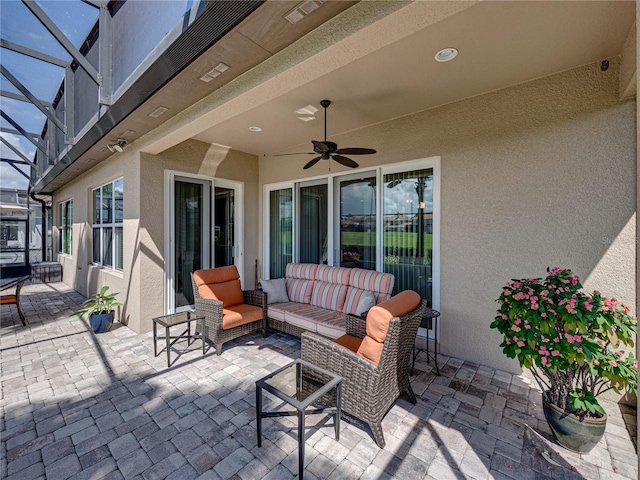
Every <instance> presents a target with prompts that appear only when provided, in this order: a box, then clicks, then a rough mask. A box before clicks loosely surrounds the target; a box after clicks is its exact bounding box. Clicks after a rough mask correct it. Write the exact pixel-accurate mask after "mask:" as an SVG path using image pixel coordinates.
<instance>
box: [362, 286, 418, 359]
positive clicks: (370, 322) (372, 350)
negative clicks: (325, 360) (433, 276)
mask: <svg viewBox="0 0 640 480" xmlns="http://www.w3.org/2000/svg"><path fill="white" fill-rule="evenodd" d="M421 301H422V299H421V298H420V295H418V294H417V293H416V292H414V291H413V290H405V291H403V292H400V293H399V294H397V295H396V296H395V297H391V298H390V299H389V300H385V301H384V302H381V303H379V304H378V305H376V306H375V307H371V310H369V313H368V314H367V334H366V336H365V337H364V339H363V340H362V343H361V344H360V347H359V348H358V352H357V353H358V355H360V356H362V357H364V358H366V359H367V360H369V361H371V362H373V363H374V364H376V365H378V364H379V363H380V357H381V356H382V348H383V347H384V341H385V339H386V338H387V332H388V331H389V323H390V322H391V319H392V318H395V317H401V316H402V315H406V314H407V313H410V312H413V311H414V310H415V309H416V308H418V307H419V306H420V302H421Z"/></svg>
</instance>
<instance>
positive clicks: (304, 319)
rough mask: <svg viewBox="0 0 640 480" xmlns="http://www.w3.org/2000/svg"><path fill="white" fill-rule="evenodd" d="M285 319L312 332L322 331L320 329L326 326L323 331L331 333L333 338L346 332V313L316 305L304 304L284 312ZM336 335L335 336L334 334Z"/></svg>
mask: <svg viewBox="0 0 640 480" xmlns="http://www.w3.org/2000/svg"><path fill="white" fill-rule="evenodd" d="M284 318H285V321H286V322H287V323H290V324H291V325H295V326H296V327H300V328H304V329H306V330H310V331H312V332H316V331H317V332H318V333H322V332H320V331H319V330H318V329H319V328H320V326H321V325H323V326H324V328H323V331H326V332H329V333H331V335H326V333H322V334H323V335H326V336H331V338H335V337H339V336H340V335H343V334H344V331H345V321H344V313H341V312H335V311H333V310H327V309H324V308H320V307H316V306H314V305H304V306H301V308H297V309H295V310H288V311H286V312H285V314H284ZM334 335H335V336H334Z"/></svg>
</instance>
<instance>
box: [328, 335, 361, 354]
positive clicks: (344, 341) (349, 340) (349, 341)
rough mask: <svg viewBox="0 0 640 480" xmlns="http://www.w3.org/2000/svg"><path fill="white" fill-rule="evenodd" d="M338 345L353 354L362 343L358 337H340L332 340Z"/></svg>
mask: <svg viewBox="0 0 640 480" xmlns="http://www.w3.org/2000/svg"><path fill="white" fill-rule="evenodd" d="M334 342H336V343H337V344H339V345H342V346H343V347H346V348H348V349H349V350H351V351H352V352H353V353H357V352H358V348H360V344H361V343H362V339H361V338H358V337H354V336H353V335H348V334H345V335H342V336H341V337H338V338H336V339H335V340H334Z"/></svg>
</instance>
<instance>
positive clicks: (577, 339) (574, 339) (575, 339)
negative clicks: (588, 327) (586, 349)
mask: <svg viewBox="0 0 640 480" xmlns="http://www.w3.org/2000/svg"><path fill="white" fill-rule="evenodd" d="M573 341H574V342H578V343H580V342H581V341H582V335H574V336H573Z"/></svg>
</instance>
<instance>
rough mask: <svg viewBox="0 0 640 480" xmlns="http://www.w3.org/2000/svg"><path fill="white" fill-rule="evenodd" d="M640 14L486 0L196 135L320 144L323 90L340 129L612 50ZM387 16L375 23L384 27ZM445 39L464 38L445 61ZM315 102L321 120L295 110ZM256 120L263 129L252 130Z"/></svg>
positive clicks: (612, 7) (250, 144)
mask: <svg viewBox="0 0 640 480" xmlns="http://www.w3.org/2000/svg"><path fill="white" fill-rule="evenodd" d="M442 3H444V2H442ZM323 8H324V7H323ZM634 20H635V4H634V2H618V1H604V2H592V1H587V2H577V1H551V2H539V1H533V2H522V1H514V2H502V1H499V2H480V3H478V4H473V5H472V6H470V7H469V8H466V9H463V10H462V11H460V12H459V13H456V14H454V15H451V16H448V17H447V18H445V19H443V20H442V21H438V22H436V23H434V24H428V25H427V23H429V22H425V27H424V28H420V29H418V30H417V31H415V33H412V34H411V35H409V36H406V37H405V38H402V39H400V40H398V41H395V42H393V43H390V44H388V45H385V46H384V47H383V48H380V49H378V50H376V51H374V52H372V53H368V54H366V55H364V56H362V57H360V58H358V59H357V60H355V61H352V62H350V63H348V64H346V65H344V66H340V67H339V68H334V67H333V66H332V65H330V64H327V69H326V72H324V73H322V72H321V73H320V74H318V75H315V77H314V78H312V79H310V80H309V81H306V82H301V83H300V84H299V85H296V86H295V87H294V88H292V89H291V90H290V91H288V92H287V93H285V94H282V95H279V96H277V97H276V98H272V99H269V100H268V101H264V102H259V101H257V102H255V106H254V107H252V108H247V109H245V110H244V111H242V112H241V113H239V114H237V115H228V116H227V117H228V118H226V119H225V120H223V121H219V122H216V123H215V125H214V126H211V127H209V128H204V127H202V126H199V127H196V128H194V129H193V130H192V138H195V139H197V140H200V141H204V142H208V143H216V144H221V145H225V146H229V147H231V148H233V149H236V150H241V151H244V152H249V153H253V154H256V155H263V154H269V153H274V152H281V151H283V150H287V149H289V150H290V149H291V148H295V149H296V150H297V149H301V150H300V151H310V150H309V148H310V146H311V143H310V140H311V139H315V140H321V139H322V136H323V121H322V109H321V107H320V105H319V103H320V100H322V99H323V98H328V99H330V100H332V102H333V104H332V106H331V107H330V108H329V117H328V134H329V137H331V135H336V134H339V133H344V132H347V131H350V130H354V129H358V128H362V127H365V126H368V125H372V124H376V123H379V122H383V121H386V120H389V119H392V118H397V117H400V116H404V115H408V114H411V113H414V112H417V111H421V110H425V109H429V108H433V107H435V106H438V105H443V104H446V103H450V102H455V101H458V100H461V99H464V98H467V97H470V96H474V95H479V94H482V93H485V92H489V91H493V90H497V89H501V88H505V87H507V86H510V85H515V84H518V83H521V82H526V81H528V80H531V79H535V78H539V77H543V76H546V75H550V74H553V73H556V72H560V71H564V70H568V69H571V68H575V67H578V66H580V65H585V64H588V63H592V62H596V61H601V60H604V59H609V58H611V57H614V56H616V55H619V54H620V52H621V49H622V47H623V45H624V43H625V40H626V39H627V37H628V35H629V32H630V30H631V28H632V26H633V24H634ZM385 22H386V19H384V18H383V19H381V20H380V21H379V22H377V23H376V24H374V25H372V27H373V28H379V29H381V30H380V32H384V29H385V28H386V27H388V25H387V24H386V23H385ZM344 41H345V42H346V41H348V39H346V40H344ZM444 47H455V48H457V49H458V50H459V55H458V57H457V58H456V59H454V60H453V61H451V62H448V63H438V62H436V61H435V60H434V55H435V54H436V52H437V51H438V50H440V49H442V48H444ZM319 58H320V56H319ZM310 60H311V61H313V57H312V58H311V59H310ZM314 67H315V68H316V69H317V68H318V65H314ZM283 81H285V80H284V79H283ZM308 104H312V105H315V106H316V107H317V108H318V109H319V111H318V113H316V115H315V117H316V119H315V120H314V121H308V122H303V121H301V120H299V119H298V117H299V115H298V114H296V113H295V111H296V110H298V109H300V108H301V107H304V106H306V105H308ZM209 125H210V124H209ZM249 126H260V127H262V128H263V131H262V132H259V133H253V132H250V131H249V129H248V128H249ZM345 146H346V145H345ZM349 146H351V145H349ZM354 146H355V145H354ZM362 146H366V145H362Z"/></svg>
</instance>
